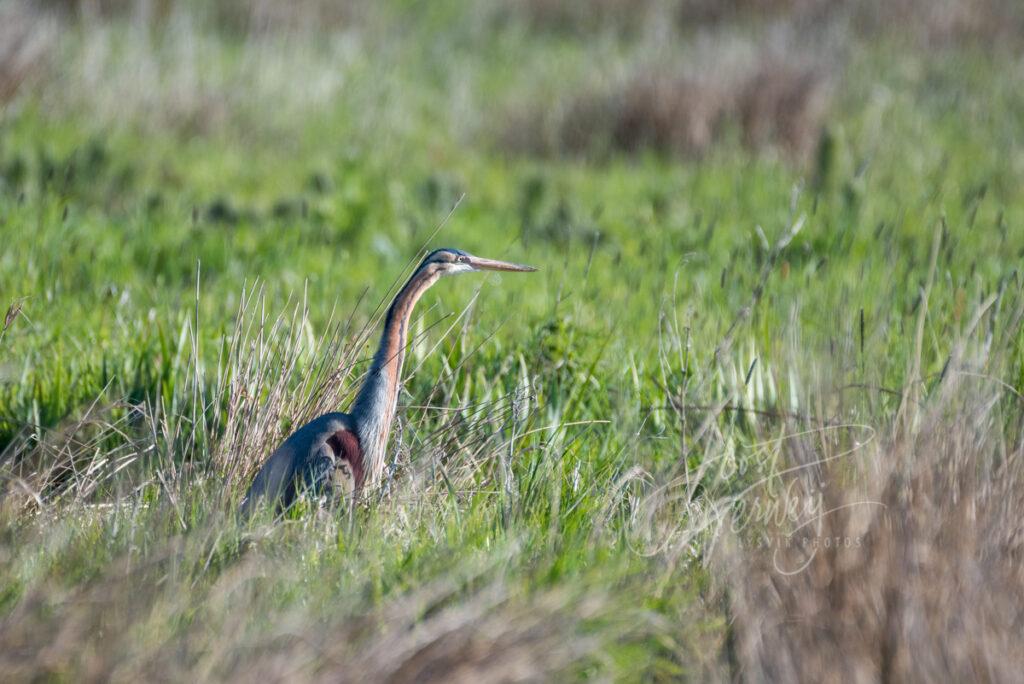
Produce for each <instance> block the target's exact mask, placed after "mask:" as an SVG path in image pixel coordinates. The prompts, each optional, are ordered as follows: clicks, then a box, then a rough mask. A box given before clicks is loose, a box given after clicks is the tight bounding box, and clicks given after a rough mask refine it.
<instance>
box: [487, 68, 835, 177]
mask: <svg viewBox="0 0 1024 684" xmlns="http://www.w3.org/2000/svg"><path fill="white" fill-rule="evenodd" d="M828 103H829V80H828V75H827V74H826V73H825V72H824V71H823V70H822V69H821V68H819V67H814V66H803V65H793V64H791V65H780V64H779V63H778V62H776V61H770V62H768V63H767V64H754V63H751V64H750V65H749V66H748V67H746V68H745V69H742V70H741V71H740V73H734V74H730V75H728V76H725V77H724V78H723V77H721V74H716V75H715V76H711V77H708V76H698V75H679V74H675V73H672V72H671V71H668V70H664V69H662V70H658V69H654V70H651V69H647V68H643V67H641V68H638V69H636V72H635V73H634V74H632V75H629V76H627V77H626V78H624V79H622V80H621V81H620V82H619V83H617V84H615V85H612V86H611V87H603V88H600V89H596V90H594V91H589V92H584V93H583V94H581V95H578V96H577V97H576V98H574V99H573V100H571V101H570V102H569V104H568V105H567V106H566V107H565V108H564V109H563V110H560V111H559V110H555V111H554V112H547V111H529V110H522V111H520V112H518V113H517V114H515V115H513V117H512V119H511V120H510V122H509V125H508V126H507V127H506V129H505V131H504V132H503V135H504V137H503V143H504V146H505V148H506V149H510V150H516V151H527V152H531V153H540V154H551V153H562V154H569V155H573V156H592V155H595V154H597V155H602V154H605V153H608V152H624V153H627V154H640V153H643V152H645V151H656V152H659V153H664V154H672V155H678V156H682V157H688V156H700V155H702V154H705V153H706V152H708V151H709V150H710V149H711V147H712V146H713V145H714V144H715V143H717V142H719V141H720V140H721V138H722V136H723V135H726V134H727V133H728V132H729V131H731V130H738V131H739V132H740V135H741V137H742V141H743V143H744V144H745V145H746V146H747V147H748V148H750V149H752V150H763V149H771V148H774V149H778V150H780V151H781V152H783V153H784V154H786V155H788V156H789V157H790V158H792V159H795V160H798V161H799V160H805V159H807V157H808V155H809V154H810V153H811V152H813V150H814V149H815V148H816V145H817V143H818V140H819V138H820V137H821V135H822V130H823V127H824V124H825V121H826V115H827V112H828Z"/></svg>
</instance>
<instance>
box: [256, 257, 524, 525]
mask: <svg viewBox="0 0 1024 684" xmlns="http://www.w3.org/2000/svg"><path fill="white" fill-rule="evenodd" d="M536 270H537V269H535V268H533V267H531V266H522V265H520V264H512V263H508V262H505V261H496V260H494V259H484V258H481V257H477V256H473V255H472V254H467V253H466V252H463V251H462V250H460V249H452V248H445V249H438V250H436V251H434V252H431V253H430V254H428V255H427V256H426V258H425V259H423V262H422V263H421V264H420V265H419V267H418V268H417V269H416V271H415V272H414V273H413V274H412V276H411V277H410V278H409V281H408V282H407V283H406V284H405V285H404V286H403V287H402V289H401V290H400V291H399V292H398V294H397V295H396V296H395V299H394V301H392V302H391V306H390V307H389V308H388V312H387V316H386V317H385V319H384V334H383V335H381V340H380V347H379V348H378V349H377V353H376V354H375V355H374V357H373V363H372V365H371V366H370V370H369V372H368V373H367V374H366V379H365V380H364V381H363V386H362V387H361V388H360V389H359V393H358V394H357V395H356V398H355V401H354V402H353V404H352V409H351V411H350V412H349V413H325V414H324V415H322V416H320V417H319V418H316V419H314V420H312V421H310V422H309V423H306V424H305V425H303V426H302V427H300V428H299V429H298V430H296V431H295V432H294V433H292V435H291V436H290V437H288V439H286V440H285V441H284V443H283V444H282V445H281V446H279V447H278V448H277V449H276V450H275V451H274V452H273V453H272V454H271V455H270V458H268V459H267V461H266V463H264V464H263V467H262V468H260V471H259V472H258V473H257V474H256V478H255V479H254V480H253V482H252V485H251V486H250V487H249V491H248V493H247V494H246V495H245V499H244V500H243V501H242V512H243V514H249V513H250V512H251V511H252V510H253V509H254V508H255V507H256V506H258V505H260V504H261V503H262V504H266V505H271V504H272V505H274V507H275V509H276V510H282V509H285V508H287V507H289V506H290V505H291V504H292V503H294V502H295V500H296V498H298V497H299V496H301V495H303V494H307V493H308V494H312V495H314V496H316V497H318V498H319V497H323V496H325V497H327V498H328V499H329V500H341V499H344V498H351V497H354V496H355V495H356V494H358V492H359V491H360V490H362V489H363V488H364V487H367V486H370V485H373V484H375V483H377V482H379V481H380V478H381V475H382V474H383V472H384V460H385V459H384V451H385V449H386V448H387V443H388V436H389V435H390V433H391V425H392V423H393V422H394V420H395V411H396V410H397V408H398V389H399V383H400V382H401V377H402V362H403V361H404V359H405V347H406V342H407V341H408V337H409V319H410V318H411V316H412V310H413V307H414V306H415V305H416V302H417V301H418V300H419V298H420V297H421V296H422V295H423V293H424V292H426V291H427V289H429V288H430V286H432V285H433V284H434V283H436V282H437V281H438V280H439V279H440V278H441V277H442V276H446V275H451V274H454V273H470V272H473V271H516V272H526V271H536Z"/></svg>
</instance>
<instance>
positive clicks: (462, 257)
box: [459, 256, 469, 263]
mask: <svg viewBox="0 0 1024 684" xmlns="http://www.w3.org/2000/svg"><path fill="white" fill-rule="evenodd" d="M459 261H461V262H462V263H466V262H467V261H469V257H467V256H460V257H459Z"/></svg>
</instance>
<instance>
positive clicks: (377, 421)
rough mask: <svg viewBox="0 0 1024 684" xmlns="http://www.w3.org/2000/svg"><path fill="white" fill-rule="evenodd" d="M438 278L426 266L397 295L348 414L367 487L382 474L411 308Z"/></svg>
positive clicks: (433, 266) (435, 268) (431, 266)
mask: <svg viewBox="0 0 1024 684" xmlns="http://www.w3.org/2000/svg"><path fill="white" fill-rule="evenodd" d="M440 276H441V271H440V269H439V268H438V266H437V265H436V264H426V265H424V266H422V267H421V268H420V269H419V270H418V271H416V273H414V274H413V275H412V277H411V278H409V282H407V283H406V284H405V286H404V287H403V288H402V289H401V291H399V293H398V295H397V296H396V297H395V300H394V301H393V302H392V303H391V307H390V308H389V309H388V313H387V317H386V318H385V320H384V333H383V335H381V341H380V347H379V348H378V349H377V353H376V355H375V356H374V357H373V364H372V365H371V366H370V370H369V372H368V373H367V375H366V380H365V381H364V382H363V386H362V388H360V390H359V394H358V395H356V400H355V402H354V403H353V405H352V411H351V414H352V417H353V418H354V419H355V423H356V430H357V432H358V433H359V440H360V443H361V444H362V447H363V458H364V464H365V476H366V483H367V484H374V483H376V482H377V481H378V480H379V478H380V475H381V473H382V472H383V470H384V460H385V450H386V448H387V442H388V436H389V435H390V434H391V426H392V424H393V423H394V418H395V411H396V409H397V407H398V389H399V384H400V382H401V378H402V363H403V361H404V360H405V347H406V344H407V342H408V339H409V319H410V318H411V317H412V310H413V307H414V306H415V305H416V302H417V301H419V298H420V297H421V296H422V295H423V293H424V292H426V291H427V289H429V288H430V286H431V285H433V284H434V283H435V282H437V279H438V278H439V277H440Z"/></svg>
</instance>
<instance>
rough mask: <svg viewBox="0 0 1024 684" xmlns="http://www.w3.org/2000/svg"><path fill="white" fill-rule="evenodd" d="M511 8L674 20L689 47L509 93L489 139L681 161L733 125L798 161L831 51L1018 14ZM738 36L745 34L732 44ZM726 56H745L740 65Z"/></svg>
mask: <svg viewBox="0 0 1024 684" xmlns="http://www.w3.org/2000/svg"><path fill="white" fill-rule="evenodd" d="M514 6H515V7H517V8H519V9H520V10H521V11H522V12H523V13H524V15H525V17H526V20H527V21H528V22H529V23H530V24H531V25H534V26H537V25H539V26H546V27H547V28H549V29H553V30H563V29H564V28H565V27H566V26H567V25H570V26H573V27H574V28H575V29H576V30H587V29H590V30H592V29H594V28H595V27H608V26H609V25H611V26H615V25H616V22H617V21H621V24H620V28H627V29H635V28H637V27H639V26H642V25H644V23H645V21H647V20H648V19H650V23H658V22H659V21H661V22H662V23H664V17H665V16H674V17H675V23H676V29H677V31H678V35H677V36H676V37H675V40H677V41H678V42H680V43H688V42H694V45H695V47H694V48H692V49H690V50H689V51H688V52H687V53H685V54H684V55H681V56H679V57H678V58H676V60H675V63H674V64H672V65H670V66H665V65H664V64H661V65H655V66H653V67H652V65H651V64H649V63H647V62H646V61H644V60H640V61H639V62H638V63H637V64H635V65H634V67H633V68H632V69H631V70H629V71H628V73H627V74H626V75H625V76H623V77H619V78H616V79H601V80H600V85H598V86H597V87H594V86H591V85H586V84H582V85H576V86H569V87H566V88H564V89H563V91H562V93H561V102H560V103H557V105H556V106H555V107H554V108H552V107H551V105H550V102H549V101H548V100H547V99H545V100H544V101H543V102H537V103H535V104H532V105H531V104H529V103H528V98H527V99H526V102H527V104H524V101H523V100H520V101H518V102H517V103H515V104H514V105H513V106H511V107H510V108H509V113H507V114H506V116H505V122H506V123H505V125H504V127H503V129H502V130H501V131H500V133H499V139H500V141H501V145H502V147H503V148H504V149H507V150H510V151H513V152H520V153H522V152H526V153H530V154H548V155H550V154H569V155H574V156H578V155H588V156H594V155H598V156H600V155H603V154H605V153H607V152H609V151H615V152H621V153H626V154H637V153H642V152H645V151H654V152H658V153H662V154H667V155H675V156H681V157H692V156H700V155H702V154H704V153H705V152H707V150H708V149H710V147H711V146H712V145H713V144H715V143H717V142H719V141H721V140H722V139H723V138H724V137H727V136H728V134H729V131H731V130H734V129H738V130H739V131H740V136H741V138H742V141H743V143H744V144H745V145H746V147H747V148H749V149H753V150H762V149H766V148H768V149H775V150H780V151H782V152H783V153H784V154H785V155H786V156H787V157H789V158H790V159H791V160H796V161H804V160H807V159H808V158H809V157H810V155H811V154H812V152H813V151H814V149H815V147H816V145H817V143H818V141H819V139H820V138H821V135H822V132H823V128H824V125H825V124H826V122H827V120H828V118H827V115H828V109H829V106H830V101H831V93H832V92H833V91H834V90H835V89H834V88H831V87H830V83H832V82H835V81H837V80H839V79H841V78H842V74H843V62H844V58H843V56H842V55H843V54H844V53H845V52H847V51H848V49H849V47H850V46H851V45H853V44H856V43H858V42H862V41H866V40H876V39H879V38H885V37H888V38H895V39H896V40H898V41H899V42H900V43H906V42H907V41H908V39H909V41H910V42H911V43H915V42H916V43H917V44H918V46H919V47H922V48H927V47H931V46H934V45H938V44H943V43H950V42H964V41H985V42H991V41H1001V42H1005V41H1007V40H1013V41H1016V40H1018V39H1019V36H1020V35H1024V32H1022V29H1024V11H1022V10H1021V9H1020V8H1018V7H1015V6H1014V5H1013V4H1012V3H1010V2H1006V1H1005V0H949V1H945V2H930V1H928V0H898V1H897V2H892V3H890V2H874V0H863V1H860V0H857V1H850V2H842V1H839V2H832V1H829V0H724V1H721V0H684V1H683V2H679V3H677V4H673V3H655V2H646V3H640V4H635V3H630V2H614V1H612V0H608V1H607V2H604V3H602V4H601V9H600V11H599V12H595V13H594V14H593V15H588V14H586V13H584V12H583V11H582V10H580V9H579V8H578V6H577V5H576V4H574V3H568V4H563V3H559V2H546V1H545V0H532V1H531V2H528V3H514ZM659 13H660V14H659ZM619 17H622V19H621V20H620V19H618V18H619ZM652 17H653V18H652ZM744 33H748V34H750V33H753V35H752V36H750V37H748V38H746V39H740V40H737V35H743V34H744ZM777 35H783V36H786V37H785V39H783V40H782V41H779V40H777V39H776V38H777ZM731 52H738V53H740V54H746V55H748V57H747V58H746V60H745V63H744V58H743V57H739V58H737V57H736V56H735V55H733V54H729V53H731ZM751 54H752V55H753V56H752V57H750V56H749V55H751ZM737 62H739V63H740V66H739V67H738V69H737V67H736V63H737ZM721 64H726V65H732V67H731V68H725V69H723V68H721V67H720V65H721ZM609 80H610V81H611V82H609Z"/></svg>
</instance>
